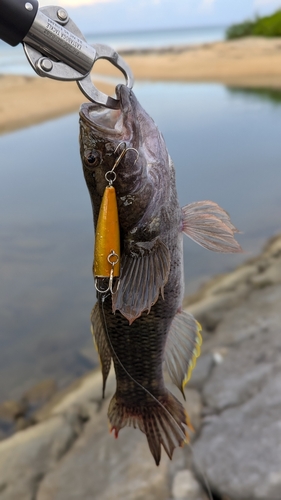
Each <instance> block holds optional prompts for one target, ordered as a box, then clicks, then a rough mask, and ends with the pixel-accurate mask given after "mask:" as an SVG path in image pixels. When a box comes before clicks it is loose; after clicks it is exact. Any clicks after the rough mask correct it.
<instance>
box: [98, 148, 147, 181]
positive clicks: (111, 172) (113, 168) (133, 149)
mask: <svg viewBox="0 0 281 500" xmlns="http://www.w3.org/2000/svg"><path fill="white" fill-rule="evenodd" d="M122 144H125V148H124V149H123V151H121V153H120V155H119V156H118V158H117V159H116V161H115V163H114V165H113V167H112V169H111V170H108V172H106V174H105V180H106V181H107V182H108V184H109V185H110V186H112V184H113V182H115V181H116V173H115V172H114V170H115V169H116V167H117V166H118V165H119V163H120V161H121V160H122V159H123V158H124V156H125V155H126V153H128V151H135V153H136V154H137V157H136V159H135V161H134V164H133V167H134V166H135V164H136V162H137V161H138V159H139V156H140V155H139V152H138V151H137V150H136V149H135V148H127V147H126V143H125V142H120V143H119V144H118V146H117V147H116V148H115V151H114V154H115V153H116V152H117V151H118V148H119V147H120V146H121V145H122ZM108 175H109V177H108ZM110 176H112V177H111V178H110Z"/></svg>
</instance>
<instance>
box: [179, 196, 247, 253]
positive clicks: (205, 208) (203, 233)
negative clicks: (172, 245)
mask: <svg viewBox="0 0 281 500" xmlns="http://www.w3.org/2000/svg"><path fill="white" fill-rule="evenodd" d="M182 214H183V227H182V230H183V232H184V233H185V234H186V235H187V236H189V238H191V239H192V240H193V241H195V242H196V243H198V244H199V245H201V246H202V247H204V248H207V249H208V250H213V251H214V252H225V253H237V252H242V248H241V247H240V245H239V243H237V241H236V240H235V238H234V233H238V232H239V231H238V230H237V229H236V227H235V226H233V224H232V222H231V220H230V217H229V215H228V213H227V212H226V211H225V210H223V208H221V207H220V206H219V205H217V203H214V202H213V201H209V200H207V201H197V202H194V203H190V204H189V205H186V206H185V207H183V208H182Z"/></svg>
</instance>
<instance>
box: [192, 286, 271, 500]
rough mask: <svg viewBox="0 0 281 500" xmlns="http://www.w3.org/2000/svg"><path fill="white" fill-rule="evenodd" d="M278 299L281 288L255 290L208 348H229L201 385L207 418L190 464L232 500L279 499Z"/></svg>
mask: <svg viewBox="0 0 281 500" xmlns="http://www.w3.org/2000/svg"><path fill="white" fill-rule="evenodd" d="M280 298H281V285H275V286H270V287H269V288H266V289H265V290H255V291H254V292H252V294H251V296H250V297H249V299H248V300H247V301H244V302H243V304H241V305H240V306H239V307H238V308H236V309H235V310H233V311H232V312H230V313H228V314H227V315H226V316H225V318H224V320H223V321H222V322H221V323H220V326H219V327H218V331H217V334H216V338H215V339H213V349H215V348H218V346H219V345H220V346H222V345H226V346H227V349H226V350H225V356H224V357H223V358H222V362H221V363H219V364H217V365H216V366H215V367H214V368H213V370H212V373H211V376H210V378H209V380H208V382H207V383H206V385H205V387H204V389H203V400H204V403H205V413H206V414H207V417H206V418H205V422H204V425H203V428H202V429H201V433H200V435H199V438H198V439H197V441H196V442H195V443H194V445H193V447H194V457H195V460H194V461H195V465H197V467H198V469H197V470H198V473H199V474H200V467H201V468H203V469H204V471H205V474H206V476H207V479H208V481H209V482H210V485H211V487H212V488H213V489H214V491H217V492H218V493H219V494H220V495H224V494H225V495H228V496H229V497H230V498H231V499H232V500H236V499H241V500H255V499H263V500H269V499H279V498H281V474H280V464H281V336H280V323H281V310H280ZM235 332H239V333H238V335H237V336H236V339H235ZM223 340H224V343H223Z"/></svg>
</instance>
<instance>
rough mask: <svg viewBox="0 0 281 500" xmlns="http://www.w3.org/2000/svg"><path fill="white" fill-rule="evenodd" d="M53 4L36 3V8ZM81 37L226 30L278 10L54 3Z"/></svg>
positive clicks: (182, 0) (202, 1) (242, 1)
mask: <svg viewBox="0 0 281 500" xmlns="http://www.w3.org/2000/svg"><path fill="white" fill-rule="evenodd" d="M50 4H51V5H53V4H54V2H53V0H52V1H51V0H39V5H40V7H43V6H45V5H50ZM57 4H58V5H59V6H61V7H65V8H66V9H67V10H68V12H69V15H70V17H71V18H72V19H73V21H74V22H75V23H76V24H77V25H78V26H79V28H80V29H81V30H82V31H83V32H84V33H93V34H94V33H110V32H120V31H134V30H145V29H161V28H176V27H195V26H229V25H230V24H233V23H236V22H241V21H244V20H245V19H249V18H253V17H254V16H255V15H257V14H258V15H266V14H270V13H272V12H274V11H275V10H276V9H278V8H281V0H58V3H57Z"/></svg>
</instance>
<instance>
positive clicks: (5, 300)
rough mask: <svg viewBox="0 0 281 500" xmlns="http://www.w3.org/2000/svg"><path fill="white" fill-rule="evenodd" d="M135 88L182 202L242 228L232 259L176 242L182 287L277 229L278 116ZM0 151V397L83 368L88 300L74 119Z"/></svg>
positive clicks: (26, 133) (22, 134) (14, 138)
mask: <svg viewBox="0 0 281 500" xmlns="http://www.w3.org/2000/svg"><path fill="white" fill-rule="evenodd" d="M135 91H136V93H137V96H138V98H139V100H140V101H141V102H142V103H143V105H144V107H145V108H146V109H147V110H148V112H149V113H150V114H151V115H152V116H153V117H154V119H155V121H156V122H157V123H158V125H159V127H160V129H161V130H162V132H163V134H164V137H165V139H166V142H167V144H168V148H169V151H170V154H171V156H172V158H173V159H174V162H175V165H176V172H177V183H178V190H179V198H180V203H181V204H182V205H184V204H186V203H190V202H191V201H195V200H203V199H211V200H214V201H216V202H218V203H219V204H220V205H221V206H223V207H224V208H225V209H226V210H228V212H229V213H230V214H231V217H232V220H233V222H234V224H235V225H236V226H237V227H238V228H239V229H240V230H241V231H242V232H243V234H242V235H240V237H239V240H240V242H241V244H242V246H243V247H244V249H245V250H246V252H247V254H246V255H242V256H241V255H236V256H233V255H221V254H213V253H208V252H207V251H206V250H204V249H201V248H200V247H198V246H196V245H195V244H194V243H192V242H191V241H188V240H187V239H186V242H185V281H186V284H187V290H188V291H192V290H194V289H195V287H196V286H198V283H200V282H202V281H203V280H205V279H206V278H207V277H208V276H210V275H212V274H215V273H221V272H225V271H227V270H229V269H231V268H233V267H234V266H235V265H236V264H237V263H239V262H241V261H243V260H244V259H245V258H246V257H248V256H251V255H253V254H255V253H257V252H258V251H259V250H260V249H261V247H262V245H263V243H264V242H265V240H266V239H267V238H268V237H269V236H271V235H273V234H274V233H275V232H278V231H280V225H281V224H280V208H281V195H280V188H279V186H280V159H281V158H280V156H281V148H280V128H281V109H279V108H275V107H273V106H272V105H271V104H269V103H268V102H266V101H265V100H264V99H258V95H257V98H256V99H255V100H253V99H252V98H251V94H248V93H244V92H243V93H242V92H240V93H238V91H237V92H235V94H234V93H233V92H232V91H231V92H230V91H229V90H227V89H225V88H223V87H222V86H219V85H205V84H204V85H188V84H148V83H147V84H143V85H140V84H139V85H137V86H136V88H135ZM257 99H258V100H257ZM0 151H1V183H0V238H1V246H0V280H1V296H0V342H1V349H0V400H2V399H7V398H10V397H18V396H19V395H20V394H21V393H22V391H23V390H25V389H27V388H28V387H30V385H32V384H33V383H34V382H36V381H37V380H40V379H43V378H45V377H50V376H53V377H56V378H57V379H58V380H59V382H60V383H61V384H62V385H63V384H66V383H67V382H69V381H70V380H71V379H73V378H74V377H75V376H77V375H80V374H82V373H83V372H84V371H85V370H88V369H89V368H90V367H91V366H93V363H94V350H93V348H92V340H91V334H90V331H89V315H90V310H91V307H92V306H93V303H94V300H95V292H94V284H93V279H92V275H91V264H92V247H93V229H92V214H91V206H90V200H89V196H88V193H87V190H86V186H85V184H84V180H83V176H82V169H81V163H80V158H79V153H78V115H77V114H74V115H70V116H67V117H64V118H61V119H58V120H54V121H52V122H48V123H45V124H42V125H37V126H36V127H30V128H28V129H25V130H22V131H18V132H14V133H11V134H7V135H3V136H2V137H0Z"/></svg>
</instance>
